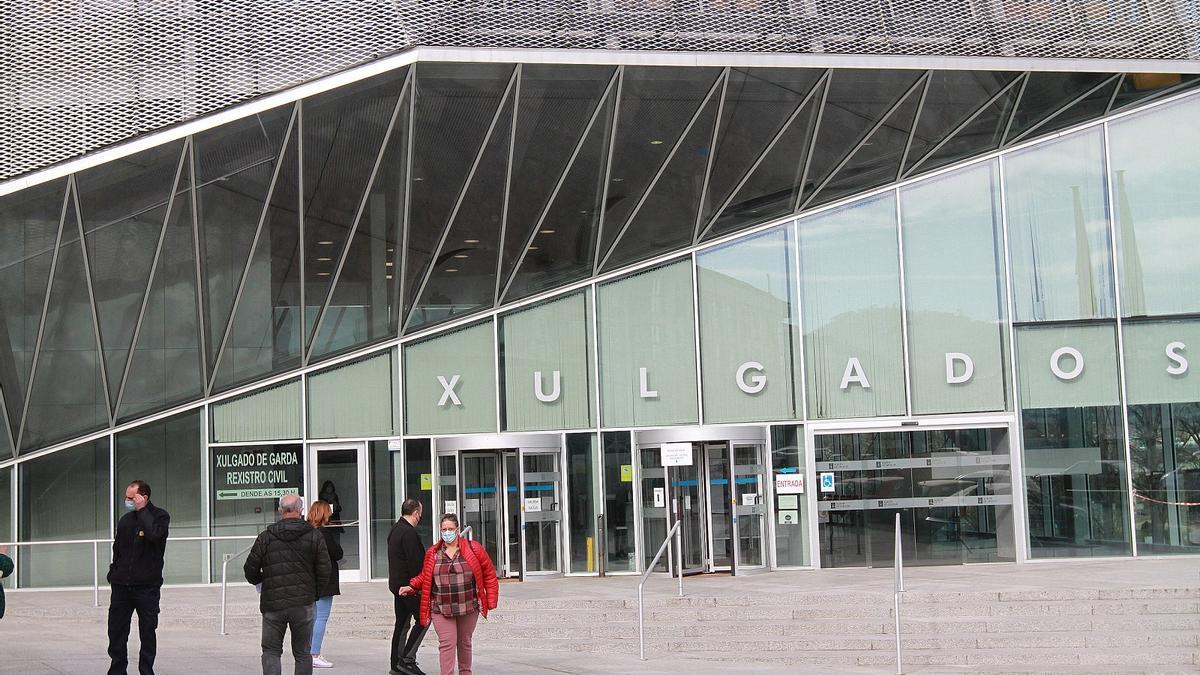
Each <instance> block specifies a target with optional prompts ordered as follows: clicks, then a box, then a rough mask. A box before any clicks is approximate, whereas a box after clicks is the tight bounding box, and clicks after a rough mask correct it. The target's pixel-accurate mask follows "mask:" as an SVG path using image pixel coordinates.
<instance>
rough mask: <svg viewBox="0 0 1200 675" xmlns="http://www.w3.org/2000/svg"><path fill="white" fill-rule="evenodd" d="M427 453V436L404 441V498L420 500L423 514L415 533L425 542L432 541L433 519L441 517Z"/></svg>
mask: <svg viewBox="0 0 1200 675" xmlns="http://www.w3.org/2000/svg"><path fill="white" fill-rule="evenodd" d="M429 453H430V441H429V439H428V438H414V439H410V440H407V441H404V498H405V499H409V498H412V499H416V500H418V501H420V502H421V506H422V508H423V509H424V515H423V516H422V518H421V522H420V523H418V524H417V533H418V534H420V535H421V540H422V541H425V542H432V541H433V530H434V527H435V526H434V522H433V521H434V520H436V519H437V518H440V517H441V515H440V513H439V509H438V507H437V505H436V504H434V503H433V461H432V460H431V459H430V455H429Z"/></svg>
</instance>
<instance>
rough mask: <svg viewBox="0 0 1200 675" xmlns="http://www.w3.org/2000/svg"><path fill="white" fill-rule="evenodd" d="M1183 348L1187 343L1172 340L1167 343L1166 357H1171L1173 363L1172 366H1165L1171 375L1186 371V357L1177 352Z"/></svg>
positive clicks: (1181, 373) (1185, 347)
mask: <svg viewBox="0 0 1200 675" xmlns="http://www.w3.org/2000/svg"><path fill="white" fill-rule="evenodd" d="M1184 349H1187V345H1185V344H1183V343H1182V342H1172V343H1171V344H1169V345H1167V358H1168V359H1171V361H1172V362H1173V363H1174V364H1175V365H1173V366H1167V372H1168V373H1170V374H1172V375H1183V374H1184V373H1186V372H1187V371H1188V360H1187V357H1186V356H1184V355H1183V354H1180V353H1179V352H1181V351H1183V350H1184Z"/></svg>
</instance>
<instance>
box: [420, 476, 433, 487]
mask: <svg viewBox="0 0 1200 675" xmlns="http://www.w3.org/2000/svg"><path fill="white" fill-rule="evenodd" d="M421 489H422V490H426V491H428V490H432V489H433V474H431V473H423V474H421Z"/></svg>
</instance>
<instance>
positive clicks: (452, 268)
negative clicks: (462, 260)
mask: <svg viewBox="0 0 1200 675" xmlns="http://www.w3.org/2000/svg"><path fill="white" fill-rule="evenodd" d="M446 271H447V272H457V271H458V268H457V267H448V268H446Z"/></svg>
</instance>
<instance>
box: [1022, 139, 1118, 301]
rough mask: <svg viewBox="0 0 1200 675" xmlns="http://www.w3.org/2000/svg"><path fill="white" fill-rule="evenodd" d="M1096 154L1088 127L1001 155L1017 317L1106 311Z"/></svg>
mask: <svg viewBox="0 0 1200 675" xmlns="http://www.w3.org/2000/svg"><path fill="white" fill-rule="evenodd" d="M1103 153H1104V147H1103V136H1102V133H1101V131H1100V130H1099V129H1092V130H1089V131H1085V132H1082V133H1079V134H1074V135H1072V136H1068V137H1066V138H1063V139H1062V140H1058V141H1054V142H1052V143H1045V144H1041V145H1036V146H1034V147H1032V148H1029V149H1028V150H1023V151H1021V152H1018V153H1015V154H1013V155H1012V156H1010V157H1008V158H1006V159H1005V162H1004V180H1005V201H1006V204H1007V208H1008V237H1009V251H1010V252H1011V253H1012V280H1013V282H1012V283H1013V307H1014V312H1015V314H1016V316H1015V318H1016V320H1017V321H1062V320H1069V319H1093V318H1099V317H1110V316H1113V284H1112V262H1111V261H1112V258H1111V256H1110V255H1109V239H1108V220H1107V218H1106V215H1105V214H1106V213H1107V206H1106V199H1107V197H1106V193H1105V187H1104V154H1103Z"/></svg>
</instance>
